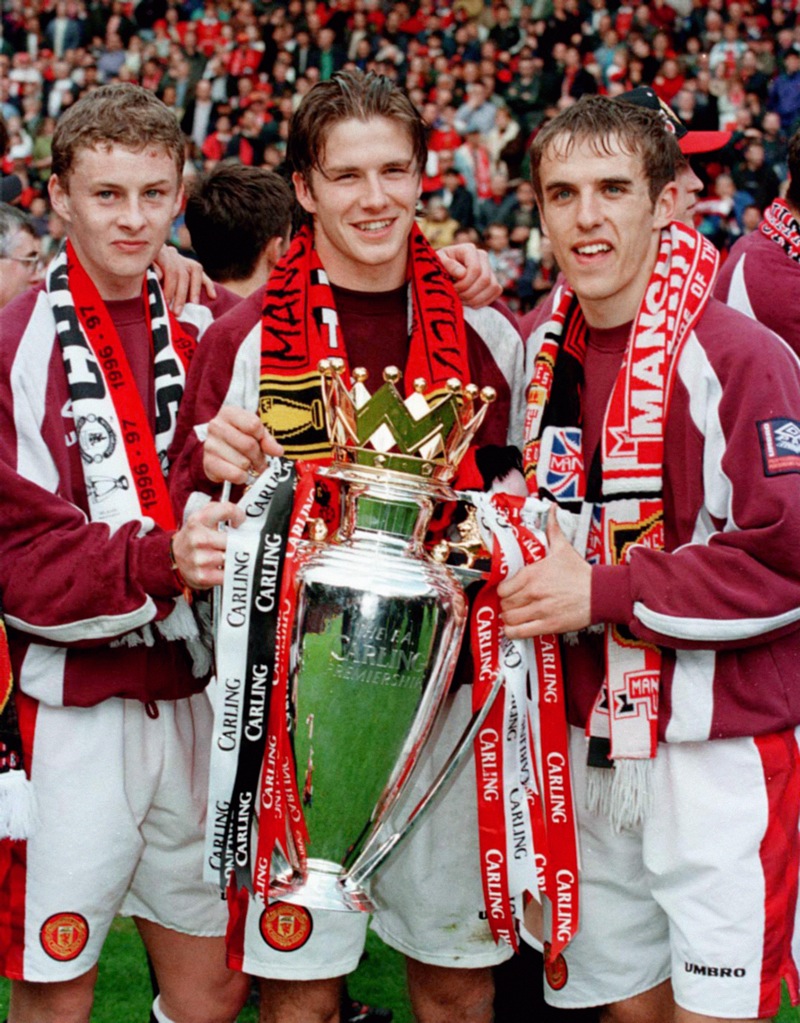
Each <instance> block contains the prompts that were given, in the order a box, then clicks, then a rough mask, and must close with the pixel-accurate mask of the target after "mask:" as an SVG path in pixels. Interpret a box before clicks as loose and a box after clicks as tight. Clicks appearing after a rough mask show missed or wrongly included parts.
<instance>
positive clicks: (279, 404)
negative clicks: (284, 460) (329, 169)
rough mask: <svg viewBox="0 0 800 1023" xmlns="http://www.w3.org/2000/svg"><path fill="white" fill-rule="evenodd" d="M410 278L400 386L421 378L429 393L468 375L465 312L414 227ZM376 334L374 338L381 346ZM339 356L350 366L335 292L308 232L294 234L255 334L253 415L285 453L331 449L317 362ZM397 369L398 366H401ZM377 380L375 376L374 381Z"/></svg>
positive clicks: (318, 453)
mask: <svg viewBox="0 0 800 1023" xmlns="http://www.w3.org/2000/svg"><path fill="white" fill-rule="evenodd" d="M408 282H409V290H410V295H409V297H410V329H409V335H410V338H409V352H408V361H407V364H406V367H405V373H404V385H405V387H406V390H407V391H408V392H410V391H411V389H412V387H413V382H414V380H415V379H417V378H420V377H421V378H424V379H425V380H426V381H427V394H428V396H429V397H430V396H431V395H435V394H437V393H438V392H443V391H444V389H445V383H446V381H447V380H448V379H449V378H451V377H457V378H458V379H459V380H460V381H461V382H462V383H466V382H467V380H468V379H469V366H468V364H467V342H466V334H465V330H464V317H463V313H462V310H461V303H460V302H459V301H458V299H457V297H456V294H455V291H454V290H453V285H452V284H451V282H450V279H449V278H448V276H447V274H446V273H445V271H444V269H443V268H442V265H441V263H440V262H439V260H438V259H437V257H436V254H435V253H434V251H433V249H432V248H431V247H430V245H429V244H428V242H427V241H426V240H425V238H424V236H423V234H422V232H421V231H420V230H419V228H417V227H415V228H414V229H413V230H412V232H411V237H410V239H409V258H408ZM380 343H381V339H380V338H375V344H376V345H380ZM330 358H339V359H342V360H344V365H345V369H344V373H345V379H346V380H349V379H350V370H351V367H350V365H349V362H348V358H347V348H346V345H345V342H344V340H343V338H342V332H341V328H340V326H339V318H338V316H337V314H336V307H335V304H334V300H333V292H332V290H331V286H330V284H329V282H328V277H327V274H326V273H325V270H324V269H323V267H322V263H321V262H320V260H319V256H318V255H317V252H316V250H315V249H314V241H313V236H312V233H311V231H310V230H309V229H308V228H303V229H302V230H301V231H299V232H298V233H297V235H296V236H295V238H294V240H293V242H292V245H291V247H290V249H289V251H288V252H287V253H286V255H285V256H284V257H283V259H282V260H281V261H280V263H278V265H277V266H276V267H275V269H274V270H273V272H272V274H271V275H270V278H269V283H268V284H267V288H266V291H265V293H264V307H263V312H262V336H261V380H260V386H259V414H260V416H261V419H262V421H263V422H264V425H265V426H266V427H267V429H268V430H269V432H270V433H271V434H272V436H273V437H275V438H276V440H278V441H280V443H281V444H282V445H283V448H284V451H285V452H286V454H287V455H288V457H290V458H306V459H308V458H314V459H318V458H325V457H327V456H328V455H330V442H329V440H328V430H327V427H326V425H325V412H324V408H323V405H322V390H321V385H320V376H319V372H318V370H317V365H318V363H319V361H320V360H321V359H330ZM401 368H402V367H401ZM380 383H381V381H375V382H374V387H378V386H379V385H380Z"/></svg>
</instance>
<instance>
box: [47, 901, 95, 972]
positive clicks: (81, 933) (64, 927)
mask: <svg viewBox="0 0 800 1023" xmlns="http://www.w3.org/2000/svg"><path fill="white" fill-rule="evenodd" d="M39 940H40V941H41V943H42V948H43V949H44V950H45V952H46V953H47V954H48V955H49V956H50V958H51V959H57V960H58V961H59V962H60V963H68V962H70V961H71V960H72V959H77V958H78V956H79V955H80V954H81V952H83V950H84V949H85V948H86V942H87V941H88V940H89V924H88V923H87V922H86V918H85V917H83V916H81V914H80V913H54V914H53V915H52V916H49V917H48V918H47V919H46V920H45V922H44V923H43V924H42V929H41V930H40V931H39Z"/></svg>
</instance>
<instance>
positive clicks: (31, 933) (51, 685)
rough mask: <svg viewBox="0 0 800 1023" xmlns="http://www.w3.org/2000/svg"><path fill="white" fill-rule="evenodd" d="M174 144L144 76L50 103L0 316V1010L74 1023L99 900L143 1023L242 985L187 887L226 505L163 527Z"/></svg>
mask: <svg viewBox="0 0 800 1023" xmlns="http://www.w3.org/2000/svg"><path fill="white" fill-rule="evenodd" d="M182 168H183V139H182V137H181V134H180V131H179V130H178V128H177V125H176V124H175V121H174V118H173V117H172V115H171V113H170V112H169V111H168V110H167V108H166V107H164V105H163V104H162V103H161V102H160V101H159V100H157V99H156V98H155V97H154V96H153V95H152V94H151V93H149V92H148V91H147V90H145V89H140V88H138V87H134V86H107V87H103V88H100V89H97V90H95V91H93V92H91V93H90V94H89V95H88V96H87V97H86V98H85V99H83V100H81V102H79V103H77V104H75V105H74V106H73V107H71V108H70V110H69V111H68V112H67V113H66V114H65V115H64V116H63V117H62V118H61V119H60V120H59V124H58V127H57V129H56V134H55V137H54V139H53V173H52V176H51V178H50V196H51V201H52V203H53V208H54V209H55V210H56V212H57V213H58V214H59V216H61V217H62V218H63V219H64V221H65V223H66V224H67V236H68V241H67V244H66V247H65V248H64V249H63V250H62V251H61V252H59V253H58V254H57V255H56V257H55V258H54V260H53V261H52V263H51V264H50V266H49V267H48V271H47V275H46V280H45V284H44V286H43V287H41V288H37V289H31V290H30V291H28V292H27V293H26V294H25V295H22V296H20V297H19V298H18V299H16V300H15V301H14V302H12V303H11V304H10V305H9V306H7V307H6V308H5V309H4V310H3V313H2V344H1V345H0V393H2V401H0V409H1V410H2V411H1V412H0V417H1V418H2V424H1V425H0V474H2V487H0V494H1V495H2V497H1V498H0V501H1V502H2V527H0V590H1V591H2V593H3V604H4V609H5V612H6V619H7V623H8V625H9V638H10V644H11V655H12V661H13V666H14V675H15V677H16V679H17V681H18V689H19V692H18V693H17V710H18V714H19V721H20V728H21V733H22V739H23V745H24V753H25V764H26V768H27V770H28V772H29V774H30V779H31V782H32V786H33V789H34V792H35V796H36V801H37V804H38V810H39V818H40V819H39V823H38V825H37V826H35V827H34V828H33V830H32V831H31V833H30V834H29V836H28V838H27V841H24V842H12V841H10V840H5V841H3V842H2V843H0V860H1V862H2V869H0V877H2V882H1V895H0V898H2V904H3V906H4V910H3V913H2V925H1V926H0V966H1V967H2V972H3V973H4V974H5V976H7V977H10V978H11V979H12V990H11V1006H10V1012H9V1019H10V1021H11V1023H87V1021H88V1019H89V1015H90V1011H91V1006H92V999H93V988H94V981H95V978H96V975H97V959H98V956H99V954H100V950H101V948H102V945H103V941H104V939H105V936H106V934H107V932H108V929H109V927H110V925H111V922H112V920H113V918H114V916H115V915H116V914H117V913H121V914H123V915H129V916H133V917H134V918H135V920H136V924H137V927H138V929H139V932H140V934H141V936H142V939H143V941H144V943H145V945H146V947H147V950H148V953H149V955H150V957H151V960H152V962H153V964H154V966H155V971H156V974H157V976H158V982H159V985H160V989H161V994H160V996H159V998H157V999H156V1002H155V1004H154V1006H153V1017H152V1018H153V1019H154V1020H156V1021H158V1023H169V1021H172V1023H223V1021H232V1020H234V1019H235V1018H236V1016H237V1014H238V1011H239V1009H240V1007H241V1005H242V1002H243V1000H244V998H245V997H246V994H247V985H246V983H245V982H244V980H243V978H241V977H240V976H239V975H237V974H234V973H233V972H231V971H228V970H227V969H226V967H225V962H224V946H223V938H222V933H223V931H224V923H225V920H224V908H223V907H222V906H221V904H220V900H219V896H218V893H217V892H216V891H215V890H214V888H213V887H212V886H211V885H208V884H205V883H204V882H203V881H202V871H201V865H202V864H201V861H202V828H203V820H204V811H205V802H204V796H205V792H204V790H205V784H206V775H207V757H208V747H209V744H210V710H209V707H208V701H207V698H206V696H205V693H204V692H203V691H202V690H203V686H204V684H205V679H206V673H207V670H208V667H209V665H208V657H207V655H205V654H204V651H203V645H202V643H201V642H200V641H199V635H198V630H197V626H196V625H195V623H194V619H193V617H192V613H191V611H190V609H189V605H188V600H187V595H188V587H196V588H205V587H207V586H209V585H213V584H215V583H218V582H219V581H221V573H220V572H219V571H218V569H217V567H216V566H217V565H218V564H219V563H220V561H221V560H222V559H223V558H224V545H225V539H224V535H223V534H221V533H220V532H219V530H218V529H217V528H216V527H217V524H218V522H219V521H220V520H221V519H223V518H227V517H228V516H229V515H230V514H234V515H236V509H235V508H234V507H233V506H231V505H217V504H210V505H208V507H206V508H205V509H203V510H202V512H200V513H199V514H198V516H196V517H195V518H193V519H191V520H190V521H188V522H187V524H186V525H185V526H184V527H183V528H182V529H180V530H176V527H175V522H174V517H173V513H172V508H171V505H170V501H169V495H168V491H167V487H166V482H165V479H164V472H165V470H166V465H167V463H166V449H167V447H168V445H169V443H170V440H171V438H172V436H173V434H174V429H175V420H176V413H177V405H178V404H179V402H180V399H181V396H182V393H183V384H184V380H185V376H186V371H187V368H188V362H189V360H190V358H191V354H192V351H193V349H194V347H195V345H196V342H197V340H198V338H199V336H200V335H201V334H202V333H203V331H204V330H205V329H206V328H207V327H208V325H209V324H210V322H211V319H212V314H211V311H210V310H209V309H208V308H205V307H203V306H198V305H196V304H191V303H190V304H189V305H187V306H186V307H185V309H184V311H183V314H182V317H181V319H180V320H178V319H177V318H176V317H174V316H173V315H172V314H171V313H170V312H169V310H168V308H167V306H166V302H165V298H164V294H163V292H162V289H161V286H160V284H159V282H158V280H157V278H156V275H155V273H154V272H153V271H151V270H150V264H151V263H152V261H153V260H154V259H155V257H156V254H157V253H158V252H159V250H160V249H161V247H162V245H163V244H164V241H165V239H166V236H167V233H168V230H169V227H170V224H171V222H172V219H173V217H174V216H175V214H176V212H177V210H178V208H179V206H180V204H181V200H182V192H181V184H180V182H181V172H182Z"/></svg>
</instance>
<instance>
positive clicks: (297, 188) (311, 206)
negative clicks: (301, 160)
mask: <svg viewBox="0 0 800 1023" xmlns="http://www.w3.org/2000/svg"><path fill="white" fill-rule="evenodd" d="M292 184H293V185H294V193H295V195H296V196H297V201H298V202H299V203H300V205H301V206H302V207H303V209H304V210H305V211H306V213H316V212H317V204H316V203H315V202H314V196H313V195H312V194H311V189H310V188H309V187H308V184H307V182H306V180H305V178H304V177H303V175H302V174H300V173H299V172H298V171H295V172H294V174H292Z"/></svg>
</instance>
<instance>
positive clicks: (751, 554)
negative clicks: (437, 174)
mask: <svg viewBox="0 0 800 1023" xmlns="http://www.w3.org/2000/svg"><path fill="white" fill-rule="evenodd" d="M679 159H680V152H679V150H678V147H677V145H676V144H675V143H674V141H673V140H672V138H671V137H670V136H666V135H665V133H664V131H663V127H662V122H661V119H660V117H659V115H658V114H651V113H649V112H648V111H646V110H637V109H635V108H633V107H630V106H623V105H622V104H619V103H616V102H612V101H609V100H606V99H600V98H587V99H583V100H581V101H580V102H579V103H577V104H576V105H575V106H573V107H571V108H570V109H569V110H567V111H565V112H563V113H562V114H560V115H559V116H558V117H557V118H555V119H554V120H553V121H552V122H551V123H550V124H549V125H547V126H546V127H545V128H544V129H542V131H541V132H540V133H539V135H537V138H536V140H535V142H534V145H533V149H532V174H533V181H534V185H535V188H536V192H537V197H538V201H539V204H540V209H541V213H542V219H543V223H544V225H545V227H546V230H547V233H548V235H549V237H550V241H551V243H552V245H553V249H554V252H555V256H556V260H557V262H558V264H559V266H560V267H561V268H562V270H563V272H564V275H565V277H566V281H567V285H566V286H563V287H561V288H559V289H558V293H557V294H556V295H555V296H554V299H553V312H552V316H551V317H550V318H549V319H548V321H547V322H546V323H544V324H542V325H541V326H540V327H539V328H538V329H537V331H536V332H535V333H534V334H533V336H532V338H531V341H530V342H529V351H528V353H527V354H528V359H529V368H528V369H529V371H528V373H527V374H526V376H527V377H528V379H529V380H530V381H531V384H530V387H529V391H528V400H529V406H528V415H527V418H526V436H525V453H524V461H525V468H526V476H527V478H528V483H529V489H530V490H531V492H532V493H533V494H535V495H536V496H537V497H539V498H540V499H542V501H544V502H545V507H547V505H549V506H550V509H549V515H548V517H547V539H548V542H549V552H548V554H547V556H546V557H544V558H543V559H541V560H539V561H536V562H535V563H533V564H530V565H527V566H526V567H525V568H523V569H522V570H521V571H519V572H518V573H516V574H515V575H513V576H512V577H511V578H509V579H506V580H504V581H503V582H502V583H501V585H500V587H499V588H498V593H499V595H500V597H501V607H502V612H503V620H504V622H505V626H506V632H507V634H508V635H509V636H513V637H537V636H548V635H550V634H554V633H555V634H562V635H563V634H568V635H569V638H570V641H569V642H567V643H564V644H563V646H562V658H563V672H564V682H565V687H566V693H567V704H568V708H567V712H568V717H569V721H570V723H571V725H572V726H573V728H572V734H571V756H572V771H573V779H574V786H575V797H576V798H575V814H576V817H577V825H578V835H579V839H580V843H581V856H582V860H581V868H582V869H581V874H580V890H579V895H580V924H579V929H578V933H577V936H576V937H575V938H574V940H573V941H572V943H571V944H569V945H568V946H567V948H566V950H565V951H564V953H563V956H559V957H558V959H557V960H556V961H555V962H552V963H550V964H549V969H548V981H549V989H548V995H547V997H548V1001H551V1002H552V1003H553V1004H556V1005H558V1006H561V1007H564V1008H574V1007H581V1006H588V1005H606V1006H607V1008H606V1009H605V1010H604V1015H603V1019H604V1020H606V1019H607V1020H609V1021H614V1023H629V1021H640V1020H642V1021H644V1020H647V1023H700V1021H703V1020H709V1019H712V1020H718V1021H727V1020H734V1019H740V1020H741V1019H747V1020H750V1021H754V1020H756V1019H767V1018H770V1017H772V1016H773V1015H774V1014H775V1013H776V1012H777V1011H778V1008H779V1005H780V1000H781V980H782V978H786V980H787V981H788V984H789V991H790V993H791V997H792V1000H793V1001H796V1000H797V999H798V988H797V976H798V973H797V966H798V955H799V954H800V948H798V935H800V928H798V926H797V923H796V921H797V918H798V900H797V888H798V884H797V882H798V857H799V856H800V847H799V846H798V811H799V810H800V795H799V793H800V752H799V751H798V736H800V730H798V724H799V723H800V697H798V693H797V687H796V685H794V678H795V676H796V670H795V668H794V665H796V662H797V658H798V656H800V631H799V630H798V626H799V625H800V611H799V610H798V607H800V559H798V556H797V551H798V550H800V546H799V541H800V506H799V505H798V499H797V498H798V473H800V459H798V454H797V437H798V435H799V434H800V367H798V363H797V361H796V359H794V358H793V356H792V354H791V353H790V352H789V351H788V349H787V348H786V347H785V346H782V345H781V344H780V343H779V342H778V341H777V340H776V339H775V338H774V336H773V335H771V334H770V332H769V331H766V330H764V329H763V328H762V327H760V326H759V325H758V324H755V323H753V322H752V321H750V320H748V319H746V318H744V317H742V316H741V315H740V314H737V313H736V312H734V311H733V310H731V309H728V308H727V307H725V306H723V305H722V304H721V303H719V302H717V301H715V300H714V299H713V298H712V297H711V286H712V284H713V280H714V274H715V271H716V265H717V256H716V252H715V250H714V249H713V247H712V246H711V245H710V244H709V243H708V242H707V241H706V240H705V239H703V238H702V237H701V236H700V235H699V234H698V233H697V232H695V231H694V230H693V229H691V228H688V227H686V226H684V225H682V224H681V223H679V222H678V221H675V220H673V216H674V213H675V208H676V198H677V193H678V189H677V186H676V184H675V182H674V176H675V162H676V160H679ZM732 339H734V340H732ZM565 446H566V447H567V448H568V449H569V450H570V451H572V452H575V457H572V458H570V459H568V460H566V461H565V459H564V458H563V456H561V455H560V454H559V453H560V452H563V450H564V449H565ZM567 462H568V464H567ZM556 508H558V509H559V513H558V518H557V517H556V514H555V512H556ZM562 527H564V528H565V529H567V532H568V534H569V536H570V538H571V539H572V543H570V542H569V541H568V540H567V538H566V534H565V532H562ZM573 544H574V546H573ZM720 835H724V836H725V837H724V842H723V843H720V837H719V836H720ZM545 908H546V913H545V931H546V934H545V936H547V931H548V930H549V929H550V921H549V916H550V915H551V911H550V907H549V905H547V904H546V907H545ZM552 915H553V916H555V910H553V911H552Z"/></svg>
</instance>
